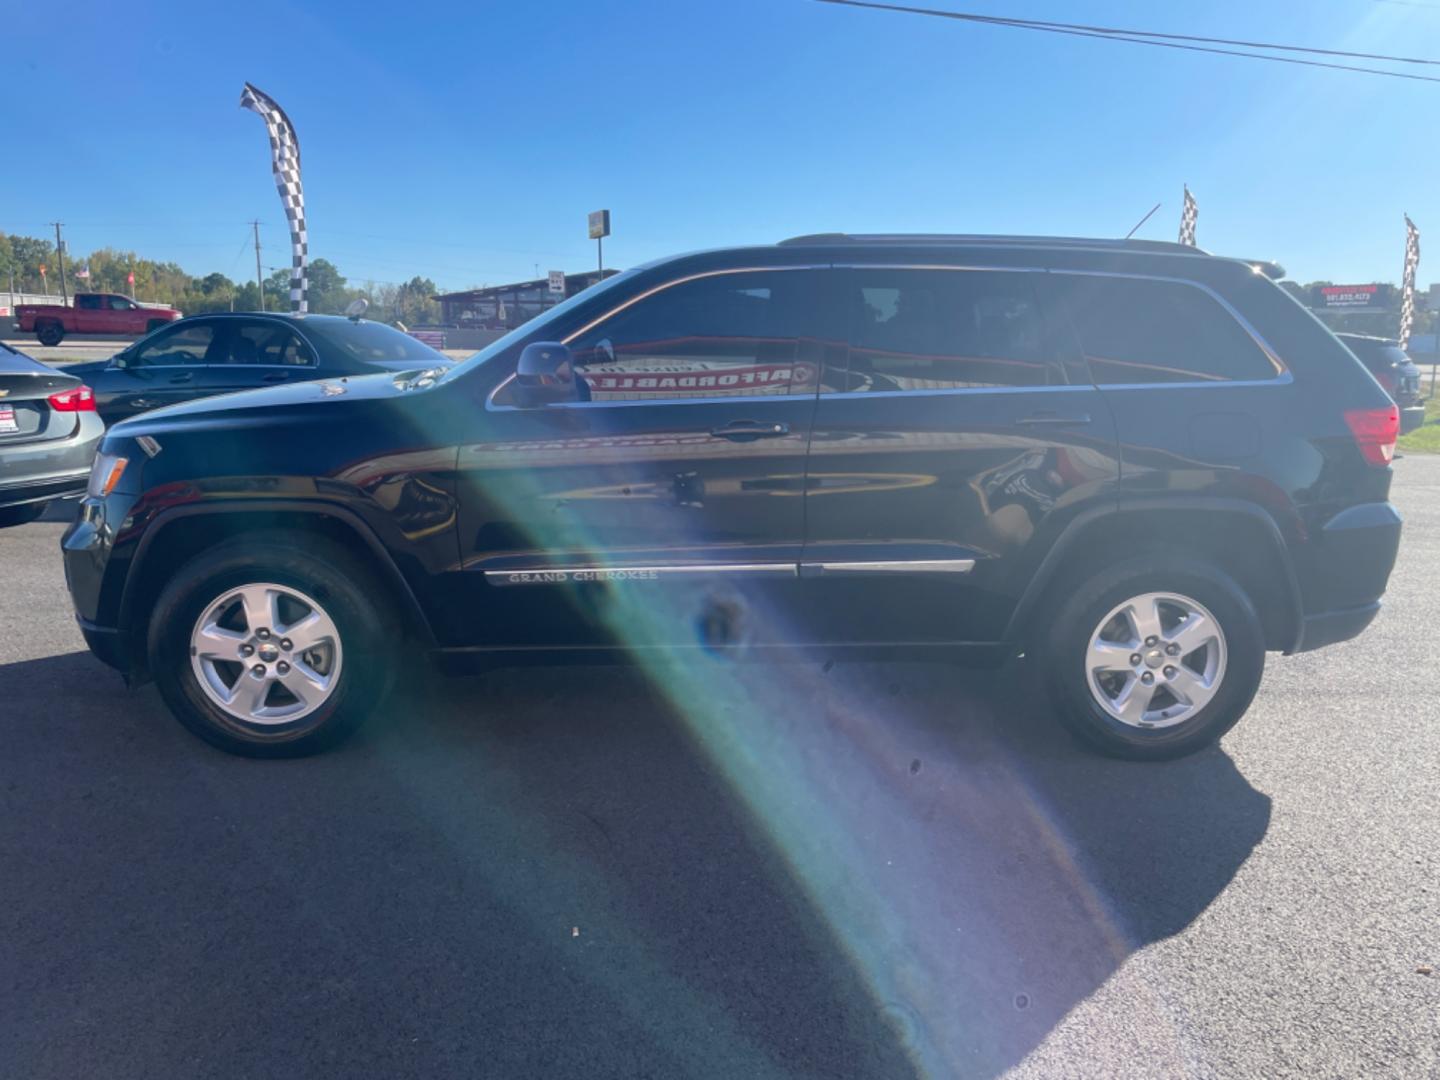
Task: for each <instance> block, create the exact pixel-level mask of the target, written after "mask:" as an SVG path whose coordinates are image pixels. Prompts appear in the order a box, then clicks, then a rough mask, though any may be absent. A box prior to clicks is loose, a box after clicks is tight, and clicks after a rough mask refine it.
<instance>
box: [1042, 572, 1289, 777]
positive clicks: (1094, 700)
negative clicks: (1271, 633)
mask: <svg viewBox="0 0 1440 1080" xmlns="http://www.w3.org/2000/svg"><path fill="white" fill-rule="evenodd" d="M1152 639H1153V640H1152ZM1042 655H1043V660H1044V667H1045V674H1046V680H1047V683H1048V686H1049V691H1050V697H1051V700H1052V701H1053V702H1054V704H1055V707H1056V710H1057V711H1058V713H1059V718H1060V720H1061V721H1062V722H1063V723H1064V724H1065V726H1066V727H1068V728H1069V729H1070V730H1071V731H1072V732H1073V733H1074V734H1075V735H1076V736H1077V737H1078V738H1079V739H1080V740H1081V741H1083V742H1085V743H1086V744H1088V745H1089V746H1091V747H1093V748H1094V749H1097V750H1099V751H1100V752H1101V753H1103V754H1106V755H1108V756H1111V757H1119V758H1129V759H1132V760H1144V761H1158V760H1165V759H1169V758H1177V757H1183V756H1185V755H1186V754H1192V753H1194V752H1195V751H1197V750H1201V749H1204V748H1205V747H1207V746H1210V745H1212V744H1214V743H1215V742H1217V741H1218V740H1219V739H1220V737H1221V736H1222V735H1224V734H1225V733H1226V732H1227V731H1229V730H1230V729H1231V728H1232V727H1234V726H1235V724H1236V723H1237V722H1238V721H1239V719H1240V718H1241V717H1242V716H1243V715H1244V714H1245V710H1246V709H1248V708H1249V706H1250V702H1251V700H1252V699H1253V698H1254V696H1255V692H1256V690H1257V689H1259V686H1260V678H1261V675H1262V674H1263V673H1264V670H1265V639H1264V633H1263V631H1262V629H1261V626H1260V619H1259V617H1258V616H1257V615H1256V613H1255V608H1254V605H1253V604H1252V603H1251V602H1250V598H1249V597H1248V596H1247V595H1246V594H1245V592H1244V590H1243V589H1241V588H1240V586H1239V585H1237V584H1236V583H1235V582H1234V580H1232V579H1231V578H1230V577H1229V575H1227V574H1225V573H1224V572H1223V571H1222V570H1220V569H1219V568H1218V567H1216V566H1213V565H1211V564H1209V563H1207V562H1203V561H1201V560H1199V559H1192V558H1186V557H1183V556H1182V557H1179V558H1175V557H1171V556H1168V555H1164V554H1160V553H1156V554H1153V555H1146V556H1144V557H1141V558H1139V559H1136V560H1134V561H1132V562H1127V563H1124V564H1119V565H1113V566H1109V567H1105V568H1102V569H1100V570H1098V571H1096V572H1094V573H1093V574H1091V575H1090V576H1089V577H1088V578H1087V579H1085V580H1084V581H1082V582H1081V583H1080V584H1079V586H1078V587H1077V588H1074V589H1073V590H1071V591H1070V592H1069V595H1068V597H1067V598H1066V599H1065V600H1064V601H1063V602H1062V603H1061V604H1060V607H1059V610H1058V611H1057V612H1056V615H1055V618H1054V621H1053V623H1052V625H1051V628H1050V632H1049V634H1048V635H1047V636H1046V638H1045V641H1044V644H1043V647H1042ZM1137 658H1138V662H1137ZM1132 695H1133V697H1132Z"/></svg>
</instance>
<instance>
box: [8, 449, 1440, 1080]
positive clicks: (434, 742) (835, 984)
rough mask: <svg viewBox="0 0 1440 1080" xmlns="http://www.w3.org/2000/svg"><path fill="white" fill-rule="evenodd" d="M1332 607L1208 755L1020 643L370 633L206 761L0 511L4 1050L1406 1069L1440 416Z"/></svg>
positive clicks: (1438, 800) (376, 1067) (366, 1058)
mask: <svg viewBox="0 0 1440 1080" xmlns="http://www.w3.org/2000/svg"><path fill="white" fill-rule="evenodd" d="M1394 498H1395V501H1396V503H1397V505H1399V507H1400V509H1401V511H1402V513H1403V514H1404V515H1405V517H1406V520H1407V525H1406V533H1405V539H1404V543H1403V545H1402V550H1401V554H1400V563H1399V566H1398V567H1397V569H1396V572H1395V575H1394V577H1393V578H1392V580H1391V589H1390V593H1389V596H1388V602H1387V607H1386V610H1385V611H1384V612H1383V613H1382V615H1381V616H1380V619H1379V620H1378V621H1377V623H1376V624H1375V625H1374V626H1373V627H1372V628H1371V629H1370V631H1369V632H1367V633H1366V634H1365V635H1364V636H1362V637H1361V638H1360V639H1359V640H1357V641H1355V642H1351V643H1348V644H1345V645H1341V646H1338V647H1335V648H1333V649H1330V650H1326V651H1322V652H1319V653H1312V654H1309V655H1305V656H1300V657H1293V658H1289V659H1283V658H1279V657H1272V659H1271V664H1270V670H1269V672H1268V674H1267V677H1266V682H1265V685H1264V687H1263V688H1262V690H1261V692H1260V695H1259V697H1258V699H1257V700H1256V702H1255V705H1254V707H1253V708H1252V709H1251V712H1250V714H1249V716H1248V717H1247V718H1246V719H1245V720H1244V721H1242V723H1241V724H1240V726H1239V727H1238V728H1237V729H1236V730H1235V731H1234V732H1232V734H1231V735H1230V736H1229V737H1228V738H1227V739H1226V740H1225V741H1224V743H1223V745H1222V746H1221V747H1220V748H1219V749H1217V750H1215V751H1213V752H1210V753H1206V754H1202V755H1199V756H1197V757H1194V758H1191V759H1189V760H1186V761H1182V762H1177V763H1172V764H1166V765H1134V764H1124V763H1116V762H1109V761H1102V760H1099V759H1096V758H1093V757H1089V756H1087V755H1085V754H1083V753H1081V752H1079V751H1078V750H1076V749H1075V748H1074V747H1073V746H1072V745H1071V744H1070V743H1069V741H1068V740H1067V739H1066V738H1065V737H1063V736H1061V735H1060V734H1058V733H1057V732H1056V731H1055V730H1054V729H1053V728H1052V727H1051V726H1050V722H1049V720H1048V718H1047V716H1046V715H1045V707H1044V704H1043V702H1042V701H1041V700H1040V699H1039V698H1038V696H1036V694H1035V693H1034V692H1033V689H1032V685H1033V683H1034V681H1035V680H1034V679H1033V678H1032V677H1031V676H1030V675H1029V673H1027V672H1026V670H1025V668H1024V666H1023V665H1019V666H1017V667H1015V668H1012V669H1007V670H1003V671H1000V672H994V673H976V672H971V671H964V670H956V669H950V668H944V667H936V666H925V665H901V664H897V665H856V666H844V665H842V666H836V667H834V668H833V669H831V670H828V671H827V670H825V668H823V667H821V666H819V665H816V666H808V665H807V666H793V667H788V666H787V667H775V668H743V669H736V668H734V667H730V666H727V665H726V664H725V663H724V662H723V661H720V660H714V661H706V663H709V664H711V665H712V667H711V668H710V669H709V670H707V672H706V673H705V681H706V684H707V685H709V686H711V687H712V688H713V693H712V694H711V695H709V698H708V699H707V700H706V701H704V702H697V701H682V700H675V699H673V698H672V697H670V696H668V695H667V693H666V683H665V680H664V678H663V675H661V674H657V673H648V674H647V673H646V672H644V671H641V670H636V669H620V668H600V667H595V668H573V669H563V670H521V671H513V672H501V673H497V674H494V675H491V676H488V677H486V678H483V679H475V680H464V681H455V682H442V681H438V680H437V679H435V678H433V677H432V676H430V675H429V674H428V673H427V672H425V671H423V670H417V671H413V672H410V673H407V675H406V677H405V678H404V679H403V680H402V682H401V684H400V687H399V689H398V690H397V693H396V695H395V697H394V698H393V699H392V701H391V702H390V704H389V706H388V708H387V710H386V715H385V716H384V717H383V718H382V719H381V721H380V722H378V723H375V724H374V725H373V726H372V727H370V728H368V729H366V731H365V732H363V733H362V734H361V736H360V737H358V738H357V739H356V740H354V741H353V742H351V743H349V744H347V745H346V746H344V747H343V748H341V749H340V750H338V751H336V752H334V753H331V754H329V755H327V756H323V757H318V758H313V759H309V760H304V761H294V762H269V763H266V762H254V761H245V760H240V759H236V758H231V757H227V756H225V755H223V754H221V753H219V752H217V751H214V750H212V749H210V748H209V747H208V746H206V745H204V744H202V743H200V742H199V741H197V740H195V739H193V738H192V737H190V736H189V735H187V734H186V733H185V732H184V731H183V730H182V729H181V728H180V727H179V726H178V725H177V724H175V723H174V722H173V721H172V720H171V719H170V718H169V716H168V715H167V714H166V712H165V710H164V709H163V707H162V706H161V704H160V702H159V699H158V697H157V695H156V694H155V692H154V689H153V688H144V689H141V690H138V691H127V690H125V689H124V688H123V687H122V685H121V684H120V682H119V680H118V678H116V677H115V676H113V675H112V674H111V673H110V672H109V671H108V670H106V669H104V668H103V667H101V666H100V665H99V664H98V663H96V662H95V661H93V660H92V659H91V658H90V657H89V655H88V654H87V653H86V652H85V651H84V648H83V645H82V642H81V639H80V636H79V634H78V633H77V631H76V630H75V628H74V624H73V622H72V620H71V615H70V608H69V604H68V601H67V597H66V594H65V589H64V584H63V577H62V572H61V567H60V562H59V559H58V555H57V543H58V540H59V537H60V534H61V532H62V531H63V528H64V524H63V512H52V514H51V515H49V516H48V517H47V519H46V520H44V521H41V522H39V523H36V524H33V525H28V526H24V527H21V528H18V529H11V530H6V531H3V532H0V626H3V627H4V633H3V634H0V739H3V747H4V752H3V754H0V1071H3V1074H4V1075H6V1076H13V1077H28V1078H41V1077H57V1078H59V1077H64V1078H72V1077H77V1076H92V1075H93V1076H106V1077H110V1078H118V1077H129V1076H135V1077H141V1076H145V1077H151V1076H186V1077H201V1076H226V1077H231V1076H257V1077H268V1076H287V1077H310V1076H316V1077H318V1076H335V1077H342V1076H382V1075H383V1076H405V1077H417V1078H419V1077H425V1078H433V1077H442V1076H476V1075H485V1076H495V1077H500V1076H524V1077H536V1076H585V1077H608V1076H615V1077H621V1076H624V1077H643V1076H648V1077H675V1076H725V1077H729V1076H735V1077H746V1078H750V1077H767V1076H807V1077H809V1076H815V1077H822V1076H823V1077H832V1076H833V1077H840V1076H866V1077H891V1076H905V1075H914V1074H928V1075H932V1076H995V1075H1001V1074H1005V1073H1007V1072H1008V1071H1012V1070H1013V1074H1014V1075H1017V1076H1035V1077H1042V1076H1043V1077H1051V1076H1087V1077H1093V1076H1133V1077H1145V1078H1154V1077H1159V1076H1175V1075H1195V1076H1207V1077H1208V1076H1226V1077H1232V1076H1233V1077H1238V1076H1256V1075H1266V1076H1306V1077H1328V1076H1334V1077H1340V1076H1361V1075H1380V1074H1387V1075H1406V1076H1435V1075H1437V1072H1440V973H1435V974H1424V973H1423V972H1424V970H1425V969H1427V967H1428V968H1434V969H1440V850H1437V849H1440V844H1437V839H1440V700H1437V690H1440V685H1437V679H1436V675H1435V664H1434V658H1433V650H1432V641H1433V640H1434V637H1435V632H1434V629H1433V622H1432V620H1433V618H1434V605H1435V601H1436V599H1437V597H1440V587H1437V581H1440V457H1419V456H1409V457H1406V458H1405V459H1404V460H1401V461H1399V462H1398V463H1397V465H1396V483H1395V491H1394Z"/></svg>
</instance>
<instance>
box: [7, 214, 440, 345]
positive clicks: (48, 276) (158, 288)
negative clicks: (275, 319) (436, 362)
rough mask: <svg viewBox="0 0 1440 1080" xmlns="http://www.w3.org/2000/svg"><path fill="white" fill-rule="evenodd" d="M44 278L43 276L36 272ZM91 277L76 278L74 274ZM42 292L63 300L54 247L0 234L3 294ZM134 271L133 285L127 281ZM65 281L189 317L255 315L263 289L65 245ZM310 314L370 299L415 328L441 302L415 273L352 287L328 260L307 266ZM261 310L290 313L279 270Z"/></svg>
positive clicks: (379, 313) (378, 313) (376, 310)
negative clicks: (394, 281)
mask: <svg viewBox="0 0 1440 1080" xmlns="http://www.w3.org/2000/svg"><path fill="white" fill-rule="evenodd" d="M42 266H43V267H44V268H45V271H46V272H45V274H44V275H43V276H42V275H41V273H40V268H41V267H42ZM82 268H83V269H86V270H88V271H89V275H90V276H89V277H88V278H76V277H75V272H76V270H79V269H82ZM12 274H13V280H14V288H15V290H16V291H17V292H32V293H38V292H44V291H46V289H47V288H48V289H49V291H50V293H51V295H53V296H56V297H58V296H59V295H60V265H59V261H58V259H57V258H56V252H55V244H54V242H53V241H51V240H46V239H44V238H42V237H36V236H19V235H15V234H7V233H0V291H3V290H7V289H9V288H10V287H11V285H10V282H11V280H12V276H11V275H12ZM131 274H134V281H135V284H134V285H133V286H132V285H131V284H130V275H131ZM65 277H66V282H67V284H68V287H69V290H70V292H71V294H72V295H73V294H74V293H77V292H110V293H122V294H124V295H126V296H132V297H134V298H135V299H136V300H141V301H144V302H146V303H159V304H168V305H170V306H171V307H173V308H176V309H178V310H180V311H183V312H184V313H185V314H186V315H199V314H201V313H203V312H207V311H232V310H233V311H258V310H260V307H261V303H260V300H261V298H260V288H259V286H258V285H257V284H256V283H255V282H253V281H244V282H235V281H231V280H230V278H228V277H227V276H226V275H224V274H221V273H218V272H216V273H210V274H206V275H205V276H204V277H194V276H192V275H190V274H188V273H186V272H185V271H184V270H183V269H181V268H180V266H178V265H177V264H175V263H173V262H157V261H155V260H153V259H145V258H141V257H140V256H139V255H137V254H136V253H135V252H133V251H118V250H116V249H115V248H98V249H96V250H95V251H92V252H90V253H89V254H88V255H82V254H79V253H77V252H75V251H74V250H73V249H71V248H68V247H67V249H66V252H65ZM307 277H308V282H309V290H308V293H307V298H308V300H309V305H310V310H311V311H314V312H317V313H319V314H339V313H341V312H343V311H344V310H345V308H346V307H347V306H348V305H349V304H350V303H351V302H352V301H354V300H357V299H360V298H362V297H363V298H364V299H365V300H368V301H369V302H370V308H371V310H370V315H371V317H372V318H377V319H385V320H398V321H400V322H403V323H405V324H406V325H407V326H420V325H424V324H426V323H432V322H435V321H436V320H438V319H439V318H440V305H439V304H437V303H436V302H435V301H434V300H433V299H431V298H432V297H433V296H434V295H435V293H436V287H435V283H434V282H433V281H431V280H430V279H429V278H426V277H420V276H419V275H418V274H417V275H416V276H415V277H413V278H411V279H410V280H409V281H407V282H405V283H403V284H398V285H397V284H392V283H389V282H374V281H367V282H364V283H362V284H359V285H351V284H349V283H348V282H347V280H346V278H345V276H344V275H343V274H341V273H340V271H339V269H338V268H337V267H336V266H335V264H334V263H332V262H330V260H328V259H313V260H311V262H310V264H309V266H308V268H307ZM264 300H265V303H264V307H265V308H266V310H269V311H289V310H290V271H289V269H288V268H286V269H282V270H276V271H275V272H274V273H272V274H271V275H270V276H269V277H268V278H266V279H265V297H264Z"/></svg>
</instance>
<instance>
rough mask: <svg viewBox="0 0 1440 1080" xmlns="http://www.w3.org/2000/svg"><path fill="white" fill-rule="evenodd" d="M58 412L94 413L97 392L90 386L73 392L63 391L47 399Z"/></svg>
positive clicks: (80, 387)
mask: <svg viewBox="0 0 1440 1080" xmlns="http://www.w3.org/2000/svg"><path fill="white" fill-rule="evenodd" d="M45 400H46V401H48V402H50V408H52V409H54V410H55V411H56V412H94V411H95V391H94V390H91V389H90V387H88V386H77V387H75V388H74V389H73V390H61V391H60V393H58V394H51V395H50V396H49V397H48V398H46V399H45Z"/></svg>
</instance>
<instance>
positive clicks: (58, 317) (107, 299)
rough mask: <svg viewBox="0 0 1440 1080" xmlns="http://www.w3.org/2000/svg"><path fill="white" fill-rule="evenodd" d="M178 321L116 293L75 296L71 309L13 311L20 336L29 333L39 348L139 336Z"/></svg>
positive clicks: (174, 316) (164, 311) (59, 306)
mask: <svg viewBox="0 0 1440 1080" xmlns="http://www.w3.org/2000/svg"><path fill="white" fill-rule="evenodd" d="M178 318H180V312H178V311H176V310H175V309H174V308H167V307H141V306H140V305H139V304H137V303H136V302H135V301H134V300H131V299H130V297H128V296H120V295H119V294H117V293H76V294H75V305H74V306H73V307H65V306H64V305H62V304H21V305H20V306H18V307H17V308H16V309H15V322H16V324H17V325H18V326H19V328H20V331H21V333H30V332H33V333H34V334H35V337H36V338H37V339H38V340H39V342H40V344H41V345H59V344H60V341H61V339H62V338H64V337H65V335H66V334H132V335H135V336H139V335H140V334H148V333H150V331H151V330H154V329H157V328H158V327H161V326H164V325H165V324H166V323H168V322H174V321H175V320H176V319H178Z"/></svg>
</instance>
